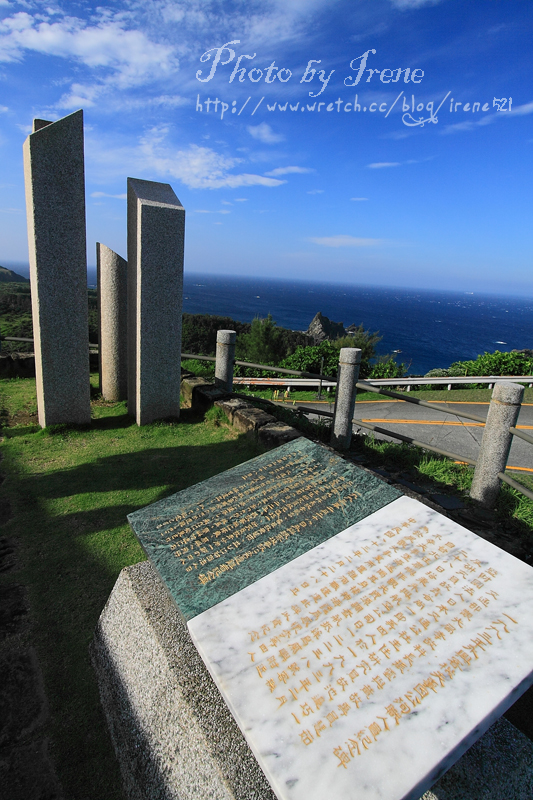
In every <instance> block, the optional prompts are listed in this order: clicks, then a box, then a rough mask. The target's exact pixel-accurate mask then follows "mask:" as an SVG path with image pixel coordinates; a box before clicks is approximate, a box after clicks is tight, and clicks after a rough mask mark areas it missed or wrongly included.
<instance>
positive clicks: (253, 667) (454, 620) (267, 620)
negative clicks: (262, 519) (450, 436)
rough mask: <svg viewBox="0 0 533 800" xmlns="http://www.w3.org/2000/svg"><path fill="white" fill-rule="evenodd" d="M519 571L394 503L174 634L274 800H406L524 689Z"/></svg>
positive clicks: (405, 502) (532, 633)
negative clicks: (225, 711)
mask: <svg viewBox="0 0 533 800" xmlns="http://www.w3.org/2000/svg"><path fill="white" fill-rule="evenodd" d="M532 609H533V569H531V568H530V567H528V566H527V565H525V564H523V563H522V562H521V561H518V560H517V559H515V558H514V557H513V556H510V555H508V554H507V553H505V552H504V551H502V550H500V549H499V548H497V547H494V546H493V545H491V544H489V543H488V542H486V541H485V540H483V539H481V538H479V537H478V536H476V535H475V534H473V533H471V532H470V531H468V530H466V529H465V528H462V527H461V526H460V525H457V524H455V523H454V522H452V521H451V520H449V519H447V518H446V517H443V516H442V515H440V514H438V513H436V512H435V511H432V510H431V509H429V508H427V507H426V506H424V505H423V504H421V503H419V502H417V501H415V500H411V499H410V498H407V497H402V498H399V499H398V500H395V501H394V502H392V503H390V504H389V505H388V506H386V507H385V508H382V509H381V510H380V511H377V512H376V513H375V514H372V515H371V516H369V517H367V518H366V519H365V520H363V521H362V522H359V523H357V524H356V525H353V526H351V527H350V528H347V529H346V530H344V531H342V532H341V533H339V534H338V535H337V536H334V537H333V538H331V539H329V540H328V541H327V542H325V543H323V544H321V545H319V546H318V547H316V548H314V549H313V550H310V551H309V552H308V553H306V554H305V555H303V556H300V557H299V558H296V559H295V560H294V561H291V562H290V563H289V564H286V565H285V566H283V567H281V568H280V569H278V570H277V571H276V572H274V573H272V574H270V575H268V576H266V577H264V578H262V579H261V580H259V581H257V583H255V584H253V585H251V586H248V587H247V588H246V589H244V590H243V591H241V592H239V593H238V594H235V595H233V596H232V597H229V598H228V599H227V600H225V601H224V602H222V603H219V604H218V605H216V606H213V607H212V608H210V609H209V610H208V611H205V612H204V613H202V614H200V615H199V616H197V617H195V618H194V619H192V620H190V622H189V623H188V625H189V630H190V632H191V636H192V637H193V640H194V642H195V643H196V646H197V648H198V650H199V652H200V654H201V656H202V658H203V660H204V662H205V664H206V666H207V667H208V669H209V671H210V673H211V675H212V676H213V678H214V680H215V682H216V683H217V685H218V687H219V689H220V691H221V692H222V694H223V696H224V698H225V700H226V702H227V704H228V706H229V707H230V709H231V711H232V713H233V715H234V716H235V719H236V720H237V722H238V724H239V726H240V727H241V730H242V731H243V733H244V735H245V737H246V739H247V741H248V744H249V745H250V748H251V749H252V751H253V752H254V754H255V756H256V758H257V759H258V761H259V764H260V765H261V767H262V769H263V770H264V772H265V774H266V776H267V778H268V780H269V781H270V783H271V785H272V788H273V790H274V791H275V793H276V795H277V796H278V797H279V798H280V800H325V798H328V800H348V799H349V798H357V800H400V799H402V800H405V799H406V798H418V797H419V796H420V795H421V794H422V793H423V792H424V791H425V790H426V789H427V788H428V787H429V786H430V785H431V784H432V783H433V782H434V781H435V780H436V779H437V778H438V777H439V776H440V775H441V774H442V773H443V772H445V771H446V770H447V769H448V768H449V767H450V766H451V764H452V763H453V762H454V761H455V760H456V759H457V758H459V757H460V756H461V755H462V753H464V752H465V751H466V750H467V749H468V747H470V745H471V744H473V742H474V741H475V740H476V739H477V738H478V737H479V736H480V735H481V734H482V733H483V732H484V731H485V730H486V729H487V728H488V727H489V725H490V724H491V723H492V722H493V721H494V720H495V719H496V718H497V717H499V716H501V714H502V713H503V712H504V711H505V710H506V709H507V708H508V707H509V706H510V705H511V704H512V703H513V702H514V701H515V700H516V699H517V697H518V696H519V695H520V694H521V693H522V692H523V691H525V689H526V688H527V687H528V686H529V685H530V684H531V683H532V682H533V613H532Z"/></svg>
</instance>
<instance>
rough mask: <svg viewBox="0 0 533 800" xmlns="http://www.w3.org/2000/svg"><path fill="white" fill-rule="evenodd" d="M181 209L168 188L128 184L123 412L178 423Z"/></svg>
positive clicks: (142, 421)
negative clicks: (125, 398) (125, 401)
mask: <svg viewBox="0 0 533 800" xmlns="http://www.w3.org/2000/svg"><path fill="white" fill-rule="evenodd" d="M184 235H185V209H184V208H183V206H182V205H181V203H180V201H179V200H178V198H177V197H176V195H175V194H174V191H173V190H172V187H171V186H170V185H169V184H168V183H155V182H153V181H144V180H139V179H136V178H128V412H129V413H130V414H131V415H132V416H134V417H135V419H136V421H137V424H138V425H146V424H147V423H149V422H152V421H153V420H155V419H163V418H166V417H179V412H180V380H181V317H182V304H183V247H184Z"/></svg>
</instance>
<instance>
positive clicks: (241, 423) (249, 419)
mask: <svg viewBox="0 0 533 800" xmlns="http://www.w3.org/2000/svg"><path fill="white" fill-rule="evenodd" d="M272 422H276V417H274V416H272V414H268V413H267V412H266V411H263V410H262V409H261V408H255V407H254V406H246V407H244V408H237V409H236V410H235V412H234V414H233V426H234V427H235V428H236V429H237V430H238V431H241V432H242V433H256V432H257V431H258V429H259V428H261V427H262V426H263V425H268V424H269V423H272Z"/></svg>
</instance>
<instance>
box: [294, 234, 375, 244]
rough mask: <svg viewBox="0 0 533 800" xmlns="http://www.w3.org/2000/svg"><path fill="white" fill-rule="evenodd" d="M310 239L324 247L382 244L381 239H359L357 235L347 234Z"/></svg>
mask: <svg viewBox="0 0 533 800" xmlns="http://www.w3.org/2000/svg"><path fill="white" fill-rule="evenodd" d="M309 241H310V242H314V243H315V244H321V245H324V247H373V246H374V245H376V244H381V239H358V238H356V237H355V236H346V235H341V236H323V237H318V238H317V237H313V238H312V239H309Z"/></svg>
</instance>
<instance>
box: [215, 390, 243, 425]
mask: <svg viewBox="0 0 533 800" xmlns="http://www.w3.org/2000/svg"><path fill="white" fill-rule="evenodd" d="M215 405H216V406H218V408H221V409H222V411H223V412H224V414H225V415H226V416H227V418H228V420H229V421H230V422H231V424H232V425H233V417H234V415H235V412H236V411H237V410H238V409H240V408H249V404H248V403H246V402H245V401H244V400H238V399H237V398H236V397H232V398H230V399H228V400H217V401H216V402H215Z"/></svg>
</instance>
